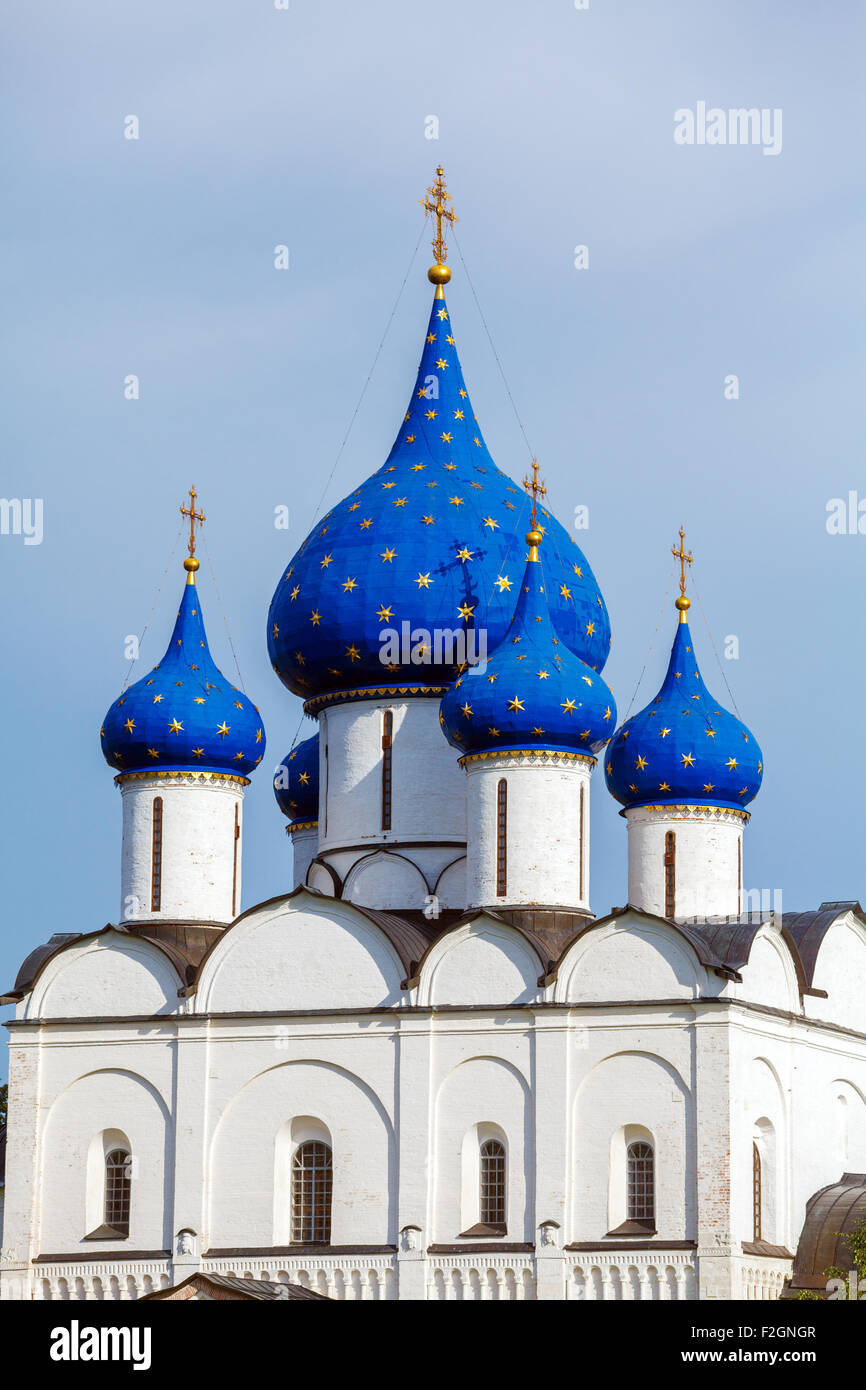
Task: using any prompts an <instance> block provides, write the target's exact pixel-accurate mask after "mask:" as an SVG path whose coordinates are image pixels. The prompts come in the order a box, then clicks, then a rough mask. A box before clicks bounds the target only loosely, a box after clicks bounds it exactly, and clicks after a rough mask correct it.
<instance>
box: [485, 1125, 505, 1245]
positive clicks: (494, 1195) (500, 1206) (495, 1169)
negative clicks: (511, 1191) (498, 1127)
mask: <svg viewBox="0 0 866 1390" xmlns="http://www.w3.org/2000/svg"><path fill="white" fill-rule="evenodd" d="M480 1216H481V1222H482V1224H483V1225H485V1226H504V1225H505V1145H504V1144H502V1143H501V1142H500V1141H499V1140H498V1139H486V1140H485V1141H484V1143H483V1144H482V1145H481V1210H480Z"/></svg>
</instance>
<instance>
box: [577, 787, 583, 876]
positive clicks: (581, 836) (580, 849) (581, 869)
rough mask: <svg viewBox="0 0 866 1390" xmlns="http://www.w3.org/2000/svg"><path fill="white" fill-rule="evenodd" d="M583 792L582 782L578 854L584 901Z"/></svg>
mask: <svg viewBox="0 0 866 1390" xmlns="http://www.w3.org/2000/svg"><path fill="white" fill-rule="evenodd" d="M583 794H584V786H583V783H582V782H581V784H580V836H579V840H578V851H577V852H578V854H579V855H580V901H581V902H583Z"/></svg>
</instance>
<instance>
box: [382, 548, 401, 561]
mask: <svg viewBox="0 0 866 1390" xmlns="http://www.w3.org/2000/svg"><path fill="white" fill-rule="evenodd" d="M396 554H397V552H396V550H391V549H390V547H388V548H387V549H385V550H383V551H382V552H381V554H380V556H379V559H380V560H384V561H385V562H386V563H387V564H389V565H390V564H391V562H392V561H393V559H394V556H395V555H396Z"/></svg>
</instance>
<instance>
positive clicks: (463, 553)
mask: <svg viewBox="0 0 866 1390" xmlns="http://www.w3.org/2000/svg"><path fill="white" fill-rule="evenodd" d="M457 559H458V560H462V561H463V564H464V565H465V564H466V561H467V560H471V559H472V551H471V550H467V549H466V546H465V545H464V546H461V547H460V549H459V550H458V552H457Z"/></svg>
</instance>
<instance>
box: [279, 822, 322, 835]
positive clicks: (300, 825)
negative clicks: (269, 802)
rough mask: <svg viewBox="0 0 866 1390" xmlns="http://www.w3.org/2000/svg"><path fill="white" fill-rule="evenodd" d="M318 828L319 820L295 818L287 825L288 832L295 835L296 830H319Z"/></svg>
mask: <svg viewBox="0 0 866 1390" xmlns="http://www.w3.org/2000/svg"><path fill="white" fill-rule="evenodd" d="M318 828H319V822H318V821H317V820H293V821H292V822H291V824H290V825H287V826H286V834H287V835H294V833H295V831H296V830H318Z"/></svg>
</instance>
